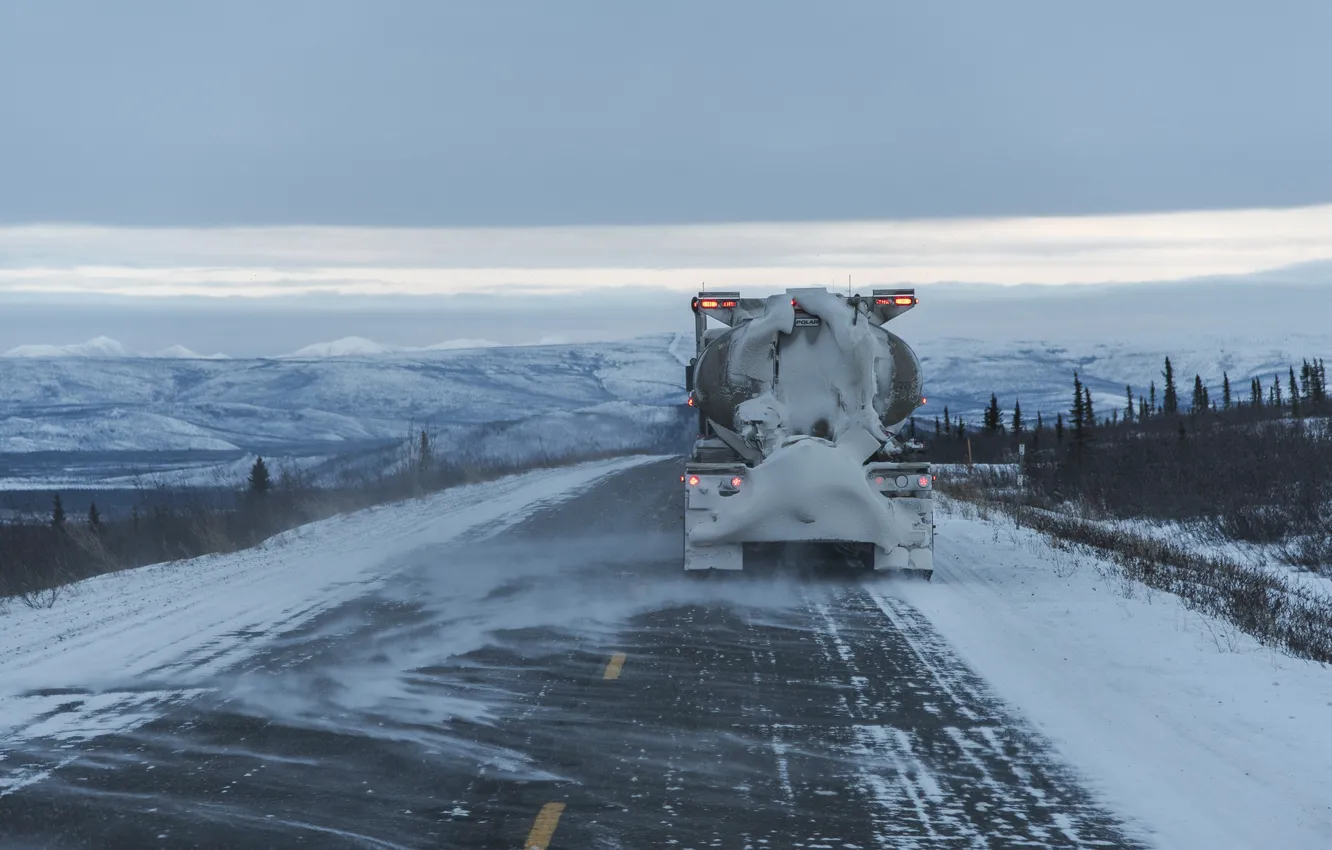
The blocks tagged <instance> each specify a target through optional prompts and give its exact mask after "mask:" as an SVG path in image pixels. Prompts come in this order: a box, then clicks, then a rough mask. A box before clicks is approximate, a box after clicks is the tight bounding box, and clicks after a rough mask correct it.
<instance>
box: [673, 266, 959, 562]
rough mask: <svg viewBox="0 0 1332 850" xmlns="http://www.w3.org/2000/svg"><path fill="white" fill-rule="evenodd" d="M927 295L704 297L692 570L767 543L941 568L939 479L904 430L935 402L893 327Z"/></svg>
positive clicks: (694, 373) (695, 365)
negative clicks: (910, 455)
mask: <svg viewBox="0 0 1332 850" xmlns="http://www.w3.org/2000/svg"><path fill="white" fill-rule="evenodd" d="M916 303H917V299H916V296H915V293H914V291H912V290H876V291H874V293H873V294H872V295H870V296H861V295H841V294H837V293H834V292H830V291H828V290H826V289H789V290H787V291H786V292H785V293H783V294H780V295H772V296H770V297H767V298H741V297H740V296H739V294H738V293H730V292H701V293H699V295H698V297H696V298H694V299H693V302H692V305H691V306H692V309H693V311H694V316H695V343H696V346H695V350H696V355H695V357H694V358H693V360H692V361H691V362H690V365H689V369H688V373H687V378H686V382H687V385H688V389H689V392H690V403H691V404H693V405H694V406H695V407H696V408H697V409H698V414H699V438H698V440H697V441H696V442H695V444H694V447H693V451H692V452H691V454H690V457H689V459H688V461H687V463H686V469H685V476H684V482H683V483H684V486H685V547H684V551H685V559H684V560H685V569H686V570H687V571H689V572H691V573H695V572H697V571H708V570H738V569H742V568H743V567H744V564H745V558H746V552H753V551H754V547H755V546H756V545H760V544H791V543H801V544H808V543H817V544H827V545H829V546H831V547H835V549H836V551H838V552H840V553H841V554H842V555H844V556H846V558H847V560H848V562H849V563H852V564H860V565H863V566H865V567H869V568H872V569H876V570H903V571H911V572H914V573H916V574H920V575H924V576H926V577H928V576H929V574H930V573H931V572H932V570H933V540H934V527H933V476H932V474H931V472H930V467H929V464H927V463H923V462H913V461H910V460H909V459H907V457H906V452H905V451H904V448H905V444H904V443H903V442H902V441H901V440H900V439H899V438H898V433H899V432H900V430H901V429H902V426H903V425H904V424H905V423H906V422H907V420H908V419H909V418H910V416H911V414H912V413H913V412H914V411H915V410H916V408H917V407H919V406H920V405H921V404H922V403H923V398H922V396H921V391H922V381H921V371H920V361H919V360H918V359H917V358H916V355H915V352H913V351H912V350H911V348H910V346H908V345H907V344H906V343H905V342H904V341H903V340H902V339H901V338H900V337H898V336H897V335H895V334H893V333H891V332H890V331H888V330H887V329H886V328H885V327H884V324H885V323H887V322H888V321H889V320H891V319H892V318H894V317H895V316H898V315H900V314H901V313H903V312H905V311H906V310H909V309H911V308H912V307H914V306H915V305H916ZM710 320H712V321H711V322H710Z"/></svg>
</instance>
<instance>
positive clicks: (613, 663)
mask: <svg viewBox="0 0 1332 850" xmlns="http://www.w3.org/2000/svg"><path fill="white" fill-rule="evenodd" d="M624 659H625V654H624V653H623V652H617V653H615V654H614V655H612V656H611V660H610V663H609V664H607V665H606V672H605V673H603V674H602V675H601V678H603V679H618V678H620V668H621V667H623V666H624Z"/></svg>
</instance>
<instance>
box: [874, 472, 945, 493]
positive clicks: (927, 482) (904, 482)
mask: <svg viewBox="0 0 1332 850" xmlns="http://www.w3.org/2000/svg"><path fill="white" fill-rule="evenodd" d="M870 480H871V481H873V482H874V486H876V487H883V488H889V487H896V488H897V489H898V490H907V489H916V490H928V489H930V487H931V486H933V485H934V476H932V475H882V474H880V475H875V476H874V477H873V478H871V479H870Z"/></svg>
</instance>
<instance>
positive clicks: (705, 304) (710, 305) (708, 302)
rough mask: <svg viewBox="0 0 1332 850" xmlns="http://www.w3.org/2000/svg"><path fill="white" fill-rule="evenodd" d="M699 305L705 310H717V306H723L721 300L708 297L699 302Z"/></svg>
mask: <svg viewBox="0 0 1332 850" xmlns="http://www.w3.org/2000/svg"><path fill="white" fill-rule="evenodd" d="M698 306H700V307H702V308H703V309H704V310H715V309H716V308H717V307H720V306H721V302H720V301H713V300H712V299H711V298H706V299H704V300H702V301H700V302H698Z"/></svg>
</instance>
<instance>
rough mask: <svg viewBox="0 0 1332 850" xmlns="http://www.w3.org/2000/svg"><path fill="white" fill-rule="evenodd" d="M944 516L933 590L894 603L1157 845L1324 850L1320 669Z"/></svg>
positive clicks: (956, 510)
mask: <svg viewBox="0 0 1332 850" xmlns="http://www.w3.org/2000/svg"><path fill="white" fill-rule="evenodd" d="M940 504H941V505H944V506H946V509H945V510H943V511H941V512H940V513H939V514H938V516H939V519H938V523H939V532H938V537H937V540H936V555H935V577H934V582H933V583H932V584H931V585H909V586H900V587H898V586H894V590H895V592H897V593H900V595H901V596H902V597H903V598H905V599H906V600H907V601H909V602H910V603H912V604H913V605H915V606H917V607H918V608H919V609H920V610H921V611H922V612H923V613H924V614H926V615H927V616H928V617H929V618H930V620H931V621H932V622H933V623H934V624H935V625H936V626H937V627H938V629H939V630H940V632H942V633H943V634H944V635H945V636H947V637H948V639H949V640H950V641H951V642H952V643H953V645H954V646H955V647H956V648H957V649H958V651H959V653H960V654H961V655H962V656H963V657H964V658H965V659H966V660H967V661H968V662H969V663H970V664H971V665H972V666H973V667H974V668H975V670H976V671H977V672H978V673H979V674H980V675H981V676H983V677H984V678H985V679H987V680H988V681H989V682H990V683H991V685H992V686H993V688H994V689H995V691H996V693H998V694H999V695H1000V696H1001V697H1003V698H1004V699H1006V700H1007V701H1008V702H1010V703H1011V704H1012V705H1014V706H1016V707H1017V708H1018V709H1019V710H1020V711H1021V712H1022V713H1023V714H1024V715H1025V716H1027V717H1028V718H1030V719H1031V720H1032V721H1033V722H1034V723H1035V724H1036V725H1037V726H1038V727H1039V728H1040V729H1041V730H1042V732H1043V733H1045V734H1046V735H1048V736H1049V737H1050V738H1051V739H1052V740H1053V741H1054V742H1055V743H1056V745H1057V746H1058V747H1059V748H1060V749H1061V750H1062V751H1063V753H1064V754H1065V755H1066V757H1067V758H1068V760H1069V761H1070V762H1071V763H1072V764H1075V765H1078V766H1079V768H1080V769H1081V770H1083V771H1084V772H1085V773H1086V775H1087V778H1088V780H1089V782H1090V784H1091V785H1092V786H1093V787H1094V788H1096V789H1097V790H1098V791H1099V792H1100V794H1101V796H1102V797H1103V798H1104V799H1105V800H1106V801H1107V802H1108V803H1109V804H1110V805H1111V806H1112V807H1114V808H1115V809H1117V810H1118V811H1120V812H1121V813H1122V814H1123V815H1125V816H1127V817H1129V818H1130V819H1132V820H1133V821H1136V823H1137V825H1138V826H1139V827H1141V828H1142V829H1143V831H1144V832H1145V833H1146V837H1147V838H1148V839H1149V840H1150V841H1151V842H1152V843H1154V844H1156V845H1158V846H1160V847H1162V848H1168V850H1186V848H1195V847H1196V848H1200V850H1201V848H1206V850H1224V848H1235V850H1252V848H1258V847H1280V848H1289V850H1302V849H1303V848H1308V850H1316V848H1326V847H1329V846H1332V758H1329V753H1332V670H1329V669H1327V668H1326V667H1324V666H1321V665H1318V664H1315V663H1312V662H1305V661H1300V660H1296V659H1292V658H1289V657H1287V656H1284V655H1280V654H1278V653H1276V652H1275V651H1272V650H1270V649H1267V648H1264V647H1262V646H1260V645H1259V644H1258V643H1257V642H1256V641H1255V640H1253V639H1252V638H1250V637H1248V636H1247V635H1244V634H1242V633H1240V632H1239V631H1237V630H1236V629H1234V628H1233V627H1231V626H1229V625H1227V624H1225V623H1223V622H1220V621H1217V620H1214V619H1211V618H1207V617H1203V616H1201V615H1199V614H1196V613H1193V612H1190V611H1188V610H1186V609H1185V608H1184V607H1183V605H1182V604H1181V603H1180V601H1179V600H1178V599H1177V598H1176V597H1174V596H1172V595H1169V594H1165V593H1158V592H1154V591H1150V590H1148V589H1146V588H1143V587H1141V586H1140V585H1136V584H1133V585H1126V584H1125V583H1124V582H1122V581H1121V580H1120V579H1118V578H1117V577H1116V574H1115V572H1114V570H1113V567H1112V566H1111V565H1109V564H1108V563H1105V562H1103V561H1099V560H1098V559H1095V558H1090V557H1087V556H1085V555H1074V554H1069V553H1068V552H1067V551H1059V550H1055V549H1053V548H1052V547H1051V545H1050V543H1049V541H1047V540H1046V539H1045V538H1044V537H1042V536H1041V535H1039V534H1037V533H1035V532H1032V531H1028V530H1025V529H1018V528H1015V527H1014V526H1013V525H1012V524H1011V521H1010V520H1007V519H997V520H995V521H984V520H980V519H974V518H968V517H967V516H965V515H964V513H970V512H969V511H966V509H965V508H964V507H963V506H960V505H958V503H955V502H951V501H941V503H940Z"/></svg>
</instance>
